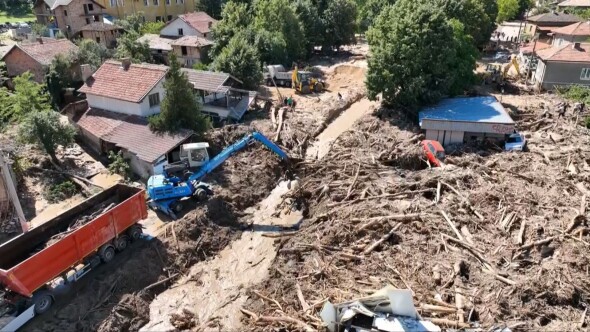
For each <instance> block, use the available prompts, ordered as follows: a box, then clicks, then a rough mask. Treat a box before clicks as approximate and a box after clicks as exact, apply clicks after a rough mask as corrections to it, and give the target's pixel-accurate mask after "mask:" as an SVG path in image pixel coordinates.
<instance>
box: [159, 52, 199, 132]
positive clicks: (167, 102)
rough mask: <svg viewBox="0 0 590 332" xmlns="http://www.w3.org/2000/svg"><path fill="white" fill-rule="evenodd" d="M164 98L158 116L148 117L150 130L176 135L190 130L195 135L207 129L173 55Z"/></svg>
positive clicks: (189, 86)
mask: <svg viewBox="0 0 590 332" xmlns="http://www.w3.org/2000/svg"><path fill="white" fill-rule="evenodd" d="M164 90H165V93H166V94H165V96H164V99H163V100H162V104H161V105H160V114H157V115H155V116H152V117H150V119H149V126H150V129H151V130H153V131H155V132H161V133H164V132H166V133H176V132H178V131H179V130H181V129H190V130H192V131H194V132H195V133H197V134H201V133H203V132H205V131H206V130H207V129H208V128H209V122H208V121H207V118H205V117H204V116H203V115H202V114H201V106H200V104H199V102H198V101H197V97H196V95H195V93H194V91H193V86H192V84H191V83H190V82H189V81H188V78H187V77H186V75H185V74H184V73H183V72H182V71H181V70H180V63H179V62H178V60H177V58H176V55H174V53H171V54H170V69H169V70H168V73H167V74H166V81H165V82H164Z"/></svg>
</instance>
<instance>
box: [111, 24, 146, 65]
mask: <svg viewBox="0 0 590 332" xmlns="http://www.w3.org/2000/svg"><path fill="white" fill-rule="evenodd" d="M139 37H140V36H139V34H138V33H137V32H135V31H130V32H127V33H126V34H124V35H122V36H121V37H119V39H118V42H119V44H118V45H117V52H116V56H117V57H118V58H130V59H131V61H133V62H135V63H140V62H151V60H152V54H151V51H150V46H149V44H148V43H147V42H143V43H141V42H139V41H137V39H139Z"/></svg>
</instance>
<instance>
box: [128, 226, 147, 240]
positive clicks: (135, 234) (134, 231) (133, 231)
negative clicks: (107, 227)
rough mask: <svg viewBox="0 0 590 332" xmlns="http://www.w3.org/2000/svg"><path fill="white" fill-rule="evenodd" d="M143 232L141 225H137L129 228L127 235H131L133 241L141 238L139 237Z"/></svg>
mask: <svg viewBox="0 0 590 332" xmlns="http://www.w3.org/2000/svg"><path fill="white" fill-rule="evenodd" d="M141 233H143V231H142V229H141V227H140V226H137V225H135V226H131V227H129V229H128V230H127V236H129V238H130V239H131V241H135V240H139V238H140V237H141Z"/></svg>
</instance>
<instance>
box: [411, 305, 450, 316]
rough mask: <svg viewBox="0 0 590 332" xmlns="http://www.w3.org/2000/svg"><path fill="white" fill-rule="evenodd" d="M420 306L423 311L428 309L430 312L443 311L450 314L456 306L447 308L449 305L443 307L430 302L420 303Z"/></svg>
mask: <svg viewBox="0 0 590 332" xmlns="http://www.w3.org/2000/svg"><path fill="white" fill-rule="evenodd" d="M420 308H421V309H422V310H424V311H430V312H444V313H450V314H454V313H456V312H457V308H449V307H444V306H440V305H432V304H422V305H421V306H420Z"/></svg>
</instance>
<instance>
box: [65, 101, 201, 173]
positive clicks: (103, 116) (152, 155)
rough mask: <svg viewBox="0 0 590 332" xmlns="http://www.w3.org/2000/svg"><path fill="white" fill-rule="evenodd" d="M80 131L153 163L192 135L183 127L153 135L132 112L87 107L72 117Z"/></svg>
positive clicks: (145, 123)
mask: <svg viewBox="0 0 590 332" xmlns="http://www.w3.org/2000/svg"><path fill="white" fill-rule="evenodd" d="M74 121H76V123H77V124H78V125H79V126H80V127H82V128H83V129H84V130H86V131H88V132H90V133H91V134H93V135H94V136H96V137H98V138H100V139H102V140H104V141H107V142H110V143H113V144H115V145H116V146H118V147H120V148H123V149H126V150H127V151H129V152H131V153H133V154H135V155H137V157H138V158H139V159H141V160H143V161H146V162H149V163H153V162H155V161H156V160H157V159H158V158H160V157H161V156H162V155H164V154H166V153H168V152H170V151H171V150H172V149H174V148H175V147H177V146H178V145H179V144H181V143H182V142H184V141H185V140H186V139H187V138H189V137H190V136H191V135H192V132H191V131H189V130H183V131H181V132H179V133H178V134H175V135H170V134H156V133H154V132H152V131H151V130H150V129H149V126H148V121H147V119H145V118H142V117H139V116H136V115H126V114H121V113H115V112H110V111H105V110H101V109H96V108H90V109H88V110H87V111H86V112H85V113H84V114H83V115H82V116H81V117H80V118H79V119H77V120H76V119H74Z"/></svg>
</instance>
